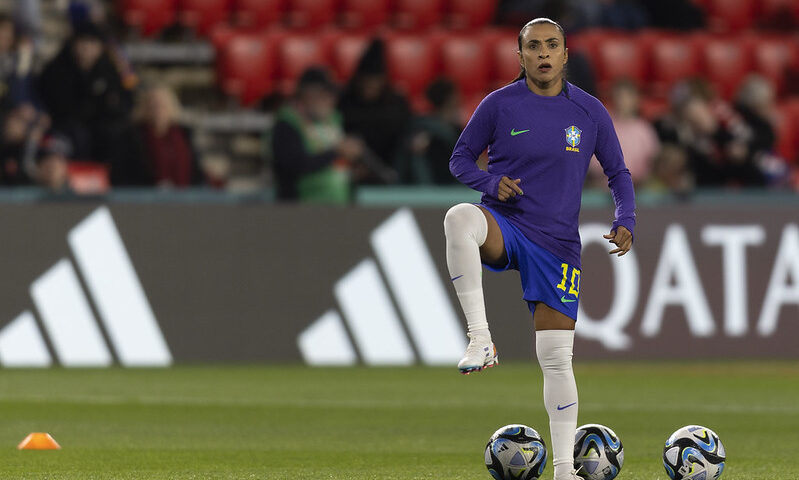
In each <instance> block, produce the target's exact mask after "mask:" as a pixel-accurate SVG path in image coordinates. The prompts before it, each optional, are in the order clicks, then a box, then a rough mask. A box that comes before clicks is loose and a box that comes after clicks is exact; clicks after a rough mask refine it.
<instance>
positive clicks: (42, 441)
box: [17, 432, 61, 450]
mask: <svg viewBox="0 0 799 480" xmlns="http://www.w3.org/2000/svg"><path fill="white" fill-rule="evenodd" d="M17 450H61V445H59V444H58V442H56V441H55V439H54V438H53V437H51V436H50V434H49V433H41V432H34V433H31V434H29V435H28V436H27V437H25V440H23V441H21V442H20V443H19V445H17Z"/></svg>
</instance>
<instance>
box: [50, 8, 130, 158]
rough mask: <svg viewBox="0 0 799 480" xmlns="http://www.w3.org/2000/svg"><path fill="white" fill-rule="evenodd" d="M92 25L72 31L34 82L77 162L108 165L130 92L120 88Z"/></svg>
mask: <svg viewBox="0 0 799 480" xmlns="http://www.w3.org/2000/svg"><path fill="white" fill-rule="evenodd" d="M104 38H105V37H104V34H103V32H102V31H101V30H100V28H99V27H97V26H96V25H94V24H91V23H83V24H81V25H80V26H78V27H76V29H75V32H74V34H73V35H72V37H71V38H70V39H69V40H68V41H67V42H66V44H65V45H64V47H63V48H62V49H61V51H60V52H59V53H58V55H57V56H56V57H55V58H54V59H53V60H51V61H50V63H48V64H47V65H46V66H45V68H44V71H43V72H42V75H41V78H40V82H39V91H40V92H39V93H40V95H41V97H42V101H43V103H44V107H45V108H46V109H47V111H48V112H49V113H50V115H51V116H52V119H53V126H54V128H55V129H56V130H58V131H60V132H63V133H64V134H66V135H67V136H68V137H69V139H70V141H71V142H72V144H73V145H74V147H75V156H76V158H80V159H82V160H92V161H97V162H113V161H115V160H116V159H117V158H118V157H119V155H120V153H121V152H119V148H118V146H119V145H120V144H121V141H120V140H121V135H122V134H123V133H124V132H125V131H127V129H128V127H129V115H130V111H131V107H132V94H131V92H130V90H129V89H127V88H125V87H124V86H123V84H122V80H121V77H120V75H119V73H118V71H117V69H116V68H115V65H114V63H113V62H112V60H111V58H110V56H109V54H108V52H107V49H106V45H105V43H104Z"/></svg>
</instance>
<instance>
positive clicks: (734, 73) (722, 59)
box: [695, 37, 751, 99]
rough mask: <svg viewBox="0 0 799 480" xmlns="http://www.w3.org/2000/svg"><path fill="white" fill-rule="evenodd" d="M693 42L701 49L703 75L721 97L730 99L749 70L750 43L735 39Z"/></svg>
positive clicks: (704, 39)
mask: <svg viewBox="0 0 799 480" xmlns="http://www.w3.org/2000/svg"><path fill="white" fill-rule="evenodd" d="M695 42H696V43H697V47H700V48H701V49H702V64H703V66H704V75H705V76H706V77H707V78H708V80H710V81H711V82H712V83H713V84H715V85H716V88H717V90H718V92H719V94H720V95H721V96H722V97H724V98H725V99H730V98H732V96H733V95H734V94H735V92H736V91H737V90H738V87H739V86H740V84H741V82H742V81H743V79H744V78H745V77H746V74H747V73H748V72H749V71H750V70H751V51H750V48H749V47H750V43H749V42H748V41H747V40H746V39H742V38H735V37H713V38H702V37H695Z"/></svg>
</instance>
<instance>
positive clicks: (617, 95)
mask: <svg viewBox="0 0 799 480" xmlns="http://www.w3.org/2000/svg"><path fill="white" fill-rule="evenodd" d="M612 98H613V108H612V109H611V111H610V117H611V119H613V126H614V127H615V129H616V135H618V137H619V143H620V144H621V150H622V152H624V163H626V164H627V168H628V169H629V170H630V175H631V176H632V179H633V183H634V184H635V185H642V184H643V183H644V182H646V181H647V179H648V177H649V175H650V174H651V173H652V163H653V162H654V160H655V156H656V155H657V153H658V151H659V150H660V142H659V140H658V136H657V132H655V129H654V128H653V127H652V124H650V123H649V122H648V121H646V120H644V119H643V118H641V117H640V116H639V106H640V96H639V93H638V87H636V85H635V83H633V82H631V81H629V80H620V81H618V82H616V83H615V84H614V85H613V88H612ZM589 172H590V176H589V179H590V180H591V183H592V184H593V183H596V184H597V185H600V184H603V185H604V184H605V183H606V182H607V177H605V176H604V175H603V173H602V167H601V166H600V165H599V162H591V163H590V168H589Z"/></svg>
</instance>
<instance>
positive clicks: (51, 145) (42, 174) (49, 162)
mask: <svg viewBox="0 0 799 480" xmlns="http://www.w3.org/2000/svg"><path fill="white" fill-rule="evenodd" d="M71 153H72V147H71V145H70V144H69V140H68V139H67V138H66V137H63V136H59V135H48V136H46V137H44V138H43V139H42V142H41V144H40V146H39V151H38V152H37V156H36V170H35V174H34V175H33V178H34V180H35V181H36V184H38V185H40V186H42V187H44V188H46V189H47V190H49V191H50V192H52V193H56V194H69V193H71V190H70V187H69V168H68V167H69V156H70V154H71Z"/></svg>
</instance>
